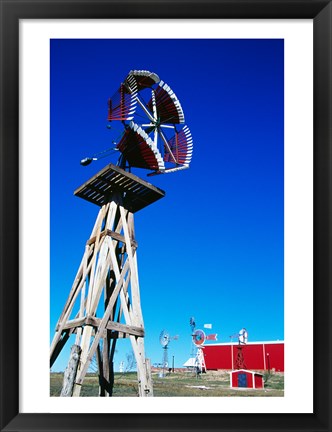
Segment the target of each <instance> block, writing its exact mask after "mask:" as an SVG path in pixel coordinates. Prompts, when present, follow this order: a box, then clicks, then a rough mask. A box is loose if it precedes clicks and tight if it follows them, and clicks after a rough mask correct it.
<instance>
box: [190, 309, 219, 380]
mask: <svg viewBox="0 0 332 432" xmlns="http://www.w3.org/2000/svg"><path fill="white" fill-rule="evenodd" d="M189 324H190V329H191V338H192V339H191V340H192V352H191V360H192V367H194V368H195V371H196V373H197V374H198V373H202V372H203V373H205V372H206V365H205V359H204V352H203V349H204V346H203V345H204V343H205V341H207V340H217V334H216V333H214V334H209V335H207V334H206V333H205V332H204V331H203V330H200V329H197V330H196V322H195V318H194V317H191V318H190V321H189ZM203 327H204V328H207V329H212V324H204V326H203ZM195 350H196V353H195Z"/></svg>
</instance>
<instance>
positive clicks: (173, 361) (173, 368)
mask: <svg viewBox="0 0 332 432" xmlns="http://www.w3.org/2000/svg"><path fill="white" fill-rule="evenodd" d="M172 372H173V373H174V356H173V361H172Z"/></svg>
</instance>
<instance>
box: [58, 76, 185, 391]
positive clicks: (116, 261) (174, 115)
mask: <svg viewBox="0 0 332 432" xmlns="http://www.w3.org/2000/svg"><path fill="white" fill-rule="evenodd" d="M145 101H148V102H145ZM141 118H144V120H143V121H141V120H140V119H141ZM108 121H109V125H108V126H109V129H110V130H111V131H112V130H114V129H116V127H115V126H114V125H117V127H119V128H120V129H121V132H120V137H119V140H118V141H116V140H115V141H114V143H115V147H114V148H112V149H108V150H105V151H103V152H100V153H98V154H95V155H93V156H91V157H87V158H84V159H82V160H81V165H83V166H85V165H89V164H90V163H91V162H93V161H95V160H98V159H101V158H104V157H106V156H110V155H111V154H113V153H114V151H117V152H119V153H120V157H119V159H118V161H117V163H116V165H113V164H112V163H110V164H108V165H107V166H106V167H104V168H103V169H102V170H101V171H99V172H98V173H97V174H95V175H94V176H93V177H92V178H90V179H89V180H88V181H87V182H86V183H84V184H83V185H82V186H80V187H79V188H78V189H76V191H75V192H74V194H75V195H76V196H77V197H79V198H82V199H84V200H87V201H89V202H90V203H92V204H95V205H97V206H98V207H99V208H100V209H99V213H98V215H97V218H96V221H95V224H94V226H93V229H92V232H91V235H90V237H89V238H88V240H87V242H86V244H85V250H84V254H83V258H82V261H81V264H80V265H79V268H78V271H77V274H76V276H75V278H74V282H73V285H72V287H71V290H70V292H69V295H68V299H67V301H66V303H65V306H64V309H63V312H62V314H61V315H60V317H59V320H58V323H57V325H56V329H55V334H54V337H53V341H52V344H51V352H50V364H51V366H52V365H53V363H54V362H55V361H56V359H57V357H58V355H59V354H60V352H61V350H62V349H63V347H64V345H65V344H66V342H67V341H68V340H69V338H70V337H71V336H72V335H73V336H75V344H74V345H73V347H72V352H71V356H70V359H69V363H68V368H67V369H66V373H65V375H66V376H67V382H66V383H64V386H63V389H62V393H61V395H62V396H79V395H80V391H81V387H82V384H83V381H84V378H85V376H86V373H87V371H88V368H89V365H90V362H91V360H92V358H93V356H94V355H95V354H96V356H97V359H98V368H99V370H98V374H99V382H100V389H99V395H100V396H112V390H113V381H114V372H113V358H114V353H115V346H116V343H117V341H118V339H122V338H129V339H130V341H131V345H132V349H133V352H134V355H135V359H136V363H137V381H138V394H139V396H141V397H149V396H153V387H152V380H151V368H150V363H149V360H148V359H146V357H145V350H144V335H145V329H144V324H143V316H142V310H141V302H140V289H139V281H138V266H137V247H138V244H137V241H136V239H135V231H134V213H136V212H138V211H139V210H142V209H143V208H144V207H146V206H148V205H150V204H152V203H154V202H155V201H157V200H159V199H160V198H163V197H164V196H165V192H164V191H162V190H161V189H159V188H156V187H155V186H153V185H152V184H150V183H148V182H146V181H144V180H142V179H141V178H139V177H138V176H136V175H134V174H132V173H131V168H132V167H135V168H142V169H147V170H149V171H150V173H149V174H148V175H155V174H163V173H171V172H175V171H178V170H182V169H185V168H188V167H189V163H190V161H191V157H192V148H193V144H192V137H191V133H190V131H189V128H188V127H187V126H186V125H184V122H185V120H184V114H183V110H182V107H181V104H180V102H179V100H178V98H177V97H176V95H175V94H174V92H173V91H172V90H171V88H170V87H169V86H168V85H167V84H165V83H164V82H163V81H161V80H160V78H159V77H158V75H156V74H155V73H152V72H149V71H146V70H133V71H131V72H129V74H128V75H127V77H126V78H125V80H124V81H123V82H122V83H121V84H120V86H119V88H118V90H117V91H116V92H115V94H114V95H113V96H112V97H111V98H110V99H109V101H108ZM101 310H102V313H101V312H100V311H101Z"/></svg>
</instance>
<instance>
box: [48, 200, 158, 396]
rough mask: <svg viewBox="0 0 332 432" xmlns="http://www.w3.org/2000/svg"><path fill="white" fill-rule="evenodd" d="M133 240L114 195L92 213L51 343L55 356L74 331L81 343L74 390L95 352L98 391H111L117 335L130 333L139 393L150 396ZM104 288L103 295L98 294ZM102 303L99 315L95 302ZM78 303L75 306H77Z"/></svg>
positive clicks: (129, 215) (125, 212) (128, 217)
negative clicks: (91, 224) (93, 220)
mask: <svg viewBox="0 0 332 432" xmlns="http://www.w3.org/2000/svg"><path fill="white" fill-rule="evenodd" d="M136 249H137V243H136V241H135V238H134V219H133V214H132V213H130V212H129V211H128V210H126V209H125V208H124V207H123V206H122V201H121V197H120V196H119V195H117V196H115V195H114V196H113V197H112V201H111V202H108V203H107V204H105V205H104V206H103V207H102V208H101V210H100V212H99V215H98V217H97V220H96V223H95V226H94V228H93V230H92V233H91V236H90V238H89V240H88V241H87V243H86V248H85V253H84V255H83V259H82V262H81V265H80V267H79V270H78V273H77V275H76V278H75V281H74V284H73V286H72V289H71V291H70V294H69V297H68V300H67V302H66V304H65V307H64V310H63V312H62V314H61V316H60V318H59V321H58V324H57V327H56V333H55V336H54V339H53V342H52V346H51V362H54V361H55V359H56V357H57V356H58V354H59V353H60V351H61V349H62V347H63V346H64V344H65V342H66V341H67V340H68V338H69V336H70V335H71V334H73V333H75V334H76V341H75V344H76V345H78V346H79V347H80V349H81V354H80V361H79V364H78V367H77V373H76V377H75V384H74V388H73V396H79V395H80V392H81V386H82V384H83V381H84V378H85V375H86V373H87V371H88V368H89V365H90V363H91V360H92V358H93V356H94V355H96V357H97V361H98V369H99V382H100V396H112V388H113V380H114V372H113V357H114V353H115V346H116V341H117V339H118V338H119V337H122V338H123V337H129V338H130V341H131V344H132V348H133V351H134V354H135V358H136V362H137V375H138V388H139V396H142V397H146V396H153V389H152V382H151V376H150V365H149V362H147V361H146V359H145V353H144V324H143V316H142V311H141V304H140V293H139V283H138V269H137V257H136ZM103 293H104V295H103ZM101 303H103V305H104V307H103V309H104V312H103V315H102V316H100V317H98V313H100V309H101V307H100V305H101ZM77 309H78V311H77Z"/></svg>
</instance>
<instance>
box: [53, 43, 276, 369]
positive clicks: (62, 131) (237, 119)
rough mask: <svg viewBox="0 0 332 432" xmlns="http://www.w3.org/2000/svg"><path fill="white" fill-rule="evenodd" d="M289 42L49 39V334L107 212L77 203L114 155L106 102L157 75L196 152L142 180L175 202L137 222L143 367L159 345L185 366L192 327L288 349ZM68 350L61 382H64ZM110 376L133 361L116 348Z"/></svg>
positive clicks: (122, 347)
mask: <svg viewBox="0 0 332 432" xmlns="http://www.w3.org/2000/svg"><path fill="white" fill-rule="evenodd" d="M283 50H284V45H283V40H280V39H276V40H265V39H260V40H241V39H240V40H231V39H225V40H222V39H218V40H211V39H210V40H203V39H202V40H199V39H187V40H186V39H181V40H162V39H160V40H157V39H151V40H146V39H145V40H139V39H135V40H120V39H119V40H114V39H113V40H100V39H99V40H97V39H96V40H83V39H81V40H75V39H73V40H66V39H63V40H51V88H50V91H51V107H50V119H51V137H50V138H51V141H50V144H51V275H50V281H51V304H50V311H51V323H50V324H51V326H50V336H51V338H52V337H53V332H54V327H55V324H56V322H57V319H58V317H59V315H60V313H61V311H62V308H63V306H64V303H65V301H66V299H67V296H68V293H69V290H70V287H71V285H72V282H73V279H74V277H75V274H76V271H77V268H78V265H79V263H80V260H81V257H82V254H83V252H84V245H85V242H86V240H87V239H88V237H89V235H90V232H91V229H92V226H93V223H94V221H95V218H96V216H97V213H98V207H97V206H94V205H93V204H90V203H88V202H86V201H84V200H82V199H80V198H77V197H75V196H74V195H73V191H74V190H75V189H76V188H77V187H78V186H80V185H81V184H82V183H84V182H85V181H86V180H88V179H89V178H90V177H92V176H93V175H94V174H95V173H96V172H98V171H99V170H100V169H102V168H103V167H104V166H105V165H106V164H107V163H109V162H112V163H116V161H117V155H113V156H111V157H110V158H109V159H107V158H105V159H101V160H99V161H96V162H94V163H93V164H91V165H90V166H87V167H82V166H81V165H80V160H81V159H82V158H83V157H86V156H90V155H92V154H94V153H97V152H99V151H102V150H104V149H106V148H108V147H111V146H112V140H113V139H115V138H117V136H114V133H115V131H114V130H112V129H111V130H109V129H107V127H106V125H107V99H108V98H109V97H110V96H112V95H113V93H114V92H115V91H116V89H117V88H118V86H119V84H120V82H121V81H123V79H124V78H125V77H126V75H127V73H128V72H129V71H130V70H132V69H146V70H150V71H152V72H155V73H157V74H158V75H159V77H160V78H161V79H162V80H164V81H165V82H166V83H167V84H168V85H169V86H170V87H171V88H172V89H173V90H174V92H175V93H176V95H177V96H178V98H179V100H180V102H181V105H182V108H183V110H184V114H185V118H186V124H187V125H188V126H189V128H190V130H191V133H192V136H193V142H194V152H193V158H192V162H191V165H190V168H189V169H188V170H184V171H179V172H177V173H173V174H168V175H164V176H163V175H160V176H155V177H146V174H147V171H145V170H139V169H137V170H133V171H134V173H135V174H137V175H139V176H140V177H142V178H143V179H145V180H147V181H149V182H151V183H152V184H154V185H155V186H157V187H159V188H161V189H163V190H165V192H166V196H165V198H163V199H161V200H160V201H158V202H156V203H154V204H152V205H151V206H149V207H147V208H145V209H143V210H141V211H139V212H138V213H136V214H135V231H136V239H137V241H138V244H139V247H138V250H137V253H138V266H139V280H140V290H141V302H142V309H143V317H144V324H145V331H146V338H145V349H146V355H147V357H149V358H150V359H151V362H152V363H159V362H161V360H162V348H161V346H160V344H159V334H160V332H161V330H162V329H167V330H168V331H169V333H170V334H171V335H179V339H178V340H176V341H172V342H171V344H170V346H169V357H170V358H172V356H174V361H175V366H176V367H180V366H182V364H183V363H184V362H185V361H186V360H187V359H188V358H189V356H190V353H191V338H190V326H189V319H190V317H191V316H194V317H195V320H196V324H197V327H198V328H200V327H203V324H205V323H212V325H213V328H212V330H207V333H218V342H229V340H230V339H229V336H230V335H231V334H233V333H236V332H238V331H239V330H240V329H241V328H242V327H246V328H247V330H248V333H249V341H263V340H277V339H279V340H283V338H284V313H283V307H284V287H283V277H284V274H283V270H284V267H283V263H284V253H283V248H284V238H283V230H284V204H283V199H284V195H283V190H284V171H283V166H284V165H283V164H284V161H283V157H284V153H283V152H284V123H283V118H284V52H283ZM71 344H72V343H71V342H70V341H69V342H68V343H67V345H68V348H66V349H65V350H64V352H63V355H61V356H60V357H59V358H58V360H57V362H56V363H55V364H54V367H53V370H64V368H65V367H66V364H67V360H68V349H69V348H70V345H71ZM117 350H118V351H117V353H116V355H115V368H116V370H117V369H118V366H119V363H120V361H121V360H124V361H125V360H126V353H129V352H130V351H131V348H130V344H129V343H128V341H123V340H120V341H119V342H118V344H117Z"/></svg>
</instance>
